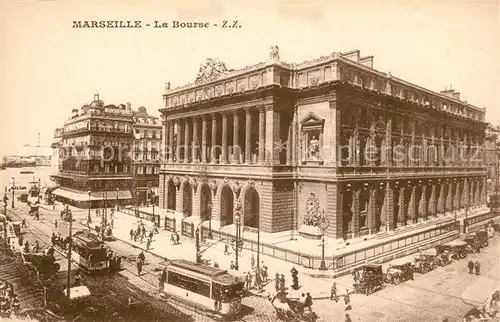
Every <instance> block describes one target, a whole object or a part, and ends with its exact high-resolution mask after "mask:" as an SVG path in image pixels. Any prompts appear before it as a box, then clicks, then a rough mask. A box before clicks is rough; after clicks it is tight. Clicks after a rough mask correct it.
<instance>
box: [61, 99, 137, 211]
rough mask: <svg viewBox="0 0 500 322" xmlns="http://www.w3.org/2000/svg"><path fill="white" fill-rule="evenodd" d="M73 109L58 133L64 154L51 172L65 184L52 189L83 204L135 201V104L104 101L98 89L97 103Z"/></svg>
mask: <svg viewBox="0 0 500 322" xmlns="http://www.w3.org/2000/svg"><path fill="white" fill-rule="evenodd" d="M72 112H73V114H72V116H71V117H70V118H69V119H68V120H67V121H66V122H64V127H63V128H62V129H57V130H56V132H55V135H54V136H55V142H54V145H53V147H54V148H57V149H58V152H57V154H56V155H57V156H58V158H59V160H58V162H57V163H56V164H57V165H58V171H57V173H56V174H54V175H52V178H53V180H55V181H56V183H57V184H58V185H59V186H60V187H59V188H58V189H56V190H54V191H53V194H54V195H56V199H58V200H60V201H62V202H65V203H68V204H71V205H75V206H79V207H88V206H89V203H90V205H91V207H102V206H103V205H108V206H110V205H114V204H127V203H131V200H132V195H131V192H130V191H131V189H132V185H133V174H132V160H131V158H130V155H129V154H130V149H131V146H132V142H133V138H134V137H133V131H132V125H133V121H134V120H133V118H132V111H131V107H130V104H129V103H127V104H126V105H120V106H115V105H104V102H103V101H101V100H100V99H99V94H95V95H94V101H93V102H92V103H90V104H85V105H83V106H82V107H81V108H80V109H73V111H72Z"/></svg>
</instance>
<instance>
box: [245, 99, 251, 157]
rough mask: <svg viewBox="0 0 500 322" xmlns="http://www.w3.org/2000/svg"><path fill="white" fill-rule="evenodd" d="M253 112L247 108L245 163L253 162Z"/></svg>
mask: <svg viewBox="0 0 500 322" xmlns="http://www.w3.org/2000/svg"><path fill="white" fill-rule="evenodd" d="M251 131H252V113H251V110H250V109H249V108H247V109H245V163H246V164H250V163H252V132H251Z"/></svg>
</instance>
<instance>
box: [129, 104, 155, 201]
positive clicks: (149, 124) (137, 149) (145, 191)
mask: <svg viewBox="0 0 500 322" xmlns="http://www.w3.org/2000/svg"><path fill="white" fill-rule="evenodd" d="M133 129H134V147H133V153H132V154H133V157H132V158H133V167H134V169H133V172H134V193H135V199H136V203H137V204H138V205H139V204H145V205H148V204H150V203H151V202H152V201H154V202H155V204H157V196H158V184H159V180H158V178H159V175H158V170H159V169H160V158H161V153H160V152H161V140H162V126H161V121H160V119H159V118H157V117H155V116H152V115H149V114H148V112H147V110H146V108H145V107H143V106H140V107H139V108H138V109H137V112H135V111H134V124H133Z"/></svg>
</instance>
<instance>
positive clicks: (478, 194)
mask: <svg viewBox="0 0 500 322" xmlns="http://www.w3.org/2000/svg"><path fill="white" fill-rule="evenodd" d="M476 162H477V161H476ZM481 185H482V183H481V181H480V179H476V196H475V199H476V205H479V204H481Z"/></svg>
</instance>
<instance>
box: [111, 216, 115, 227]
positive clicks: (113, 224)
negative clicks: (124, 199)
mask: <svg viewBox="0 0 500 322" xmlns="http://www.w3.org/2000/svg"><path fill="white" fill-rule="evenodd" d="M114 226H115V221H114V219H113V218H112V217H111V228H114Z"/></svg>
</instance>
